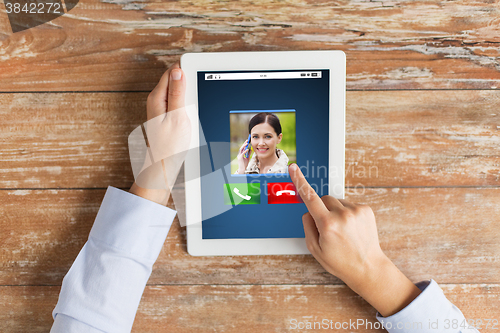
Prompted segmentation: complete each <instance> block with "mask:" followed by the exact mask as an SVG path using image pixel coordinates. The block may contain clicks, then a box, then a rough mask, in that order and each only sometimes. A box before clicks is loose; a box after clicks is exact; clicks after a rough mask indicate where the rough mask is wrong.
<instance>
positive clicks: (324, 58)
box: [181, 51, 345, 256]
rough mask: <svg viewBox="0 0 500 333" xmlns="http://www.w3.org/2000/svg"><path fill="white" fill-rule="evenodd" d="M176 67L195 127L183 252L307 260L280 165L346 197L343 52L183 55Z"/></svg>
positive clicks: (295, 201) (299, 206)
mask: <svg viewBox="0 0 500 333" xmlns="http://www.w3.org/2000/svg"><path fill="white" fill-rule="evenodd" d="M181 68H182V69H183V71H184V73H185V75H186V81H187V91H186V105H194V106H195V109H196V110H197V117H194V118H193V119H191V121H192V122H194V126H195V128H199V130H198V131H195V132H196V133H195V135H193V137H192V138H193V139H192V140H195V141H196V142H197V143H198V145H197V148H196V149H193V150H191V151H190V152H189V153H188V154H187V156H186V161H185V170H184V172H185V198H186V217H185V219H186V227H187V249H188V253H189V254H191V255H193V256H208V255H210V256H213V255H268V254H308V253H309V251H308V250H307V247H306V244H305V238H304V230H303V225H302V215H303V214H304V213H306V212H307V208H306V206H305V204H304V203H303V202H302V201H301V199H300V196H299V195H298V193H297V191H296V189H295V187H294V186H293V183H292V181H291V178H290V176H289V175H288V169H287V165H289V164H290V163H297V164H298V166H299V167H300V168H301V169H302V172H303V173H304V175H305V177H306V179H307V180H308V182H309V183H310V184H311V186H312V187H313V188H314V189H315V190H316V191H317V193H318V195H320V196H323V195H327V194H329V195H332V196H334V197H336V198H344V163H345V159H344V151H345V54H344V53H343V52H342V51H280V52H228V53H187V54H184V55H183V56H182V57H181ZM277 132H281V133H277ZM248 139H250V144H249V142H248V141H247V140H248ZM247 148H248V149H247ZM242 151H245V154H243V155H245V158H246V160H244V159H243V160H242V159H241V158H240V159H239V160H238V155H239V154H241V152H242ZM247 156H248V157H247ZM259 157H260V158H259ZM266 163H267V165H266Z"/></svg>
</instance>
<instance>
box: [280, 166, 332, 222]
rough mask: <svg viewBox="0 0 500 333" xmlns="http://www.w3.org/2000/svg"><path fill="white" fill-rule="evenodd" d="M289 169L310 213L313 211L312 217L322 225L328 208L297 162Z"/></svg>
mask: <svg viewBox="0 0 500 333" xmlns="http://www.w3.org/2000/svg"><path fill="white" fill-rule="evenodd" d="M288 171H289V173H290V177H291V178H292V182H293V184H294V185H295V187H296V188H297V191H298V192H299V195H300V198H301V199H302V201H304V203H305V204H306V207H307V209H308V210H309V213H311V215H312V217H313V218H314V220H315V221H316V223H317V224H318V227H321V221H322V219H323V218H324V217H326V215H328V209H327V208H326V206H325V204H324V203H323V201H321V199H320V198H319V196H318V194H316V192H315V191H314V189H313V188H312V187H311V185H309V183H308V182H307V180H306V178H305V177H304V175H303V174H302V171H301V170H300V168H299V166H298V165H297V164H295V163H292V164H290V166H289V167H288Z"/></svg>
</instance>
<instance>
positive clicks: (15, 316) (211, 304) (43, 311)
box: [0, 284, 500, 333]
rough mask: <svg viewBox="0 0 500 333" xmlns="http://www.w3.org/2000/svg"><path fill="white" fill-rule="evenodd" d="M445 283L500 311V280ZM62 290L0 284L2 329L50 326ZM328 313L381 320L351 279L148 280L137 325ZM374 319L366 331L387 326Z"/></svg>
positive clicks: (186, 326) (250, 325)
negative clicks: (306, 282)
mask: <svg viewBox="0 0 500 333" xmlns="http://www.w3.org/2000/svg"><path fill="white" fill-rule="evenodd" d="M440 287H441V288H442V289H443V291H444V294H445V296H446V297H447V298H448V299H449V300H450V301H451V302H452V303H453V304H455V305H456V306H457V307H458V308H459V309H460V310H461V311H462V312H463V313H464V316H465V317H466V318H467V319H479V318H483V319H492V318H496V319H498V308H499V307H500V286H499V285H498V284H471V285H462V284H450V285H447V284H441V285H440ZM58 294H59V287H45V286H43V287H42V286H26V287H0V329H1V331H2V332H4V333H14V332H33V333H35V332H48V331H49V329H50V327H51V326H52V322H53V320H52V317H51V312H52V309H53V308H54V306H55V304H56V303H57V296H58ZM323 319H326V320H327V321H328V322H330V321H332V323H333V325H335V323H343V322H349V320H351V321H357V320H358V319H363V320H364V321H365V323H366V322H370V323H375V322H377V320H376V319H375V310H374V309H373V308H372V307H371V306H370V305H369V304H368V303H366V302H365V301H364V300H362V299H361V298H360V297H359V296H358V295H356V294H355V293H354V292H352V291H351V290H350V289H349V288H348V287H346V286H345V285H319V286H297V285H291V286H276V285H267V286H263V285H234V286H228V285H207V286H147V287H146V289H145V291H144V294H143V297H142V300H141V303H140V305H139V310H138V312H137V316H136V319H135V322H134V327H133V329H132V332H142V333H147V332H214V331H216V332H235V331H238V332H243V333H245V332H295V331H297V329H293V326H292V325H291V323H295V322H292V320H296V322H297V323H299V322H301V323H303V324H306V323H308V322H309V323H314V322H321V321H322V320H323ZM365 325H366V324H365ZM369 327H370V326H368V329H367V330H365V329H364V328H365V326H363V329H362V328H361V327H359V331H362V332H385V331H384V330H380V329H379V330H376V329H369ZM482 328H483V329H482V330H481V332H495V330H491V329H485V326H484V325H483V327H482ZM490 328H491V326H490ZM320 331H324V330H320V329H317V330H308V332H320ZM356 331H358V330H356Z"/></svg>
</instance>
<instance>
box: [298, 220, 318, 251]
mask: <svg viewBox="0 0 500 333" xmlns="http://www.w3.org/2000/svg"><path fill="white" fill-rule="evenodd" d="M302 224H303V225H304V234H305V236H306V244H307V249H308V250H309V252H311V254H315V253H317V252H319V251H320V250H321V248H320V246H319V232H318V228H317V226H316V222H314V219H313V218H312V216H311V214H310V213H305V214H304V215H303V216H302Z"/></svg>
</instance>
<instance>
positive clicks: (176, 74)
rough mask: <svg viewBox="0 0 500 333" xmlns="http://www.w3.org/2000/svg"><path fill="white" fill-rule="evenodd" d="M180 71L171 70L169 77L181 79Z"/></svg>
mask: <svg viewBox="0 0 500 333" xmlns="http://www.w3.org/2000/svg"><path fill="white" fill-rule="evenodd" d="M181 76H182V74H181V71H180V70H179V69H174V70H172V72H170V77H171V78H172V80H180V79H181Z"/></svg>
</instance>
